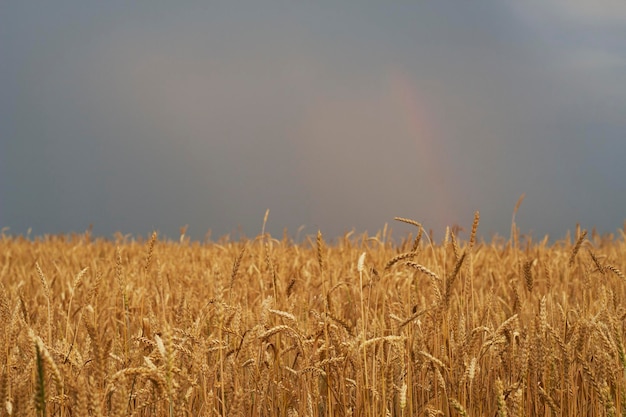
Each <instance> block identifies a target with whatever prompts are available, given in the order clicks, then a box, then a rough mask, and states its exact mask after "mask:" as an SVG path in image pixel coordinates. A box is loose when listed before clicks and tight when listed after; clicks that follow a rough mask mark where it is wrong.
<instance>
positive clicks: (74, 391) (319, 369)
mask: <svg viewBox="0 0 626 417" xmlns="http://www.w3.org/2000/svg"><path fill="white" fill-rule="evenodd" d="M397 220H399V221H400V222H403V223H409V224H410V226H407V227H412V228H414V229H413V232H412V233H411V234H408V235H407V236H405V237H404V238H403V239H401V240H399V241H397V240H396V241H394V240H393V239H391V237H390V232H389V231H388V230H385V231H383V232H380V233H378V234H377V235H375V236H368V235H361V236H356V237H355V236H350V235H346V236H344V238H342V239H339V240H338V241H336V242H332V243H330V242H325V240H324V238H323V235H322V234H321V233H318V235H317V238H310V239H308V240H305V241H304V242H301V243H294V242H293V241H291V240H289V239H287V238H283V239H275V238H273V237H272V236H270V235H269V234H265V233H262V234H261V235H259V236H258V237H256V238H254V239H247V240H241V241H238V242H233V241H229V240H227V239H223V240H221V241H218V242H213V243H206V244H200V243H194V242H191V241H190V240H188V239H187V238H185V236H184V235H182V236H181V239H180V240H179V241H166V240H160V239H158V237H157V235H156V233H155V234H153V235H152V236H151V238H149V239H147V240H142V239H132V240H131V239H128V238H123V237H119V238H118V239H117V240H116V241H111V240H101V239H92V238H91V237H90V235H89V234H88V233H86V234H84V235H73V236H48V237H45V238H41V239H37V240H34V241H30V240H26V239H23V238H20V237H9V236H5V235H3V236H2V238H1V239H0V253H1V255H0V256H1V257H2V258H1V259H2V260H1V270H0V280H1V283H0V318H1V320H2V322H3V326H2V327H1V329H0V360H1V376H0V401H1V405H2V406H1V407H0V416H9V415H10V416H32V415H38V416H129V415H133V416H290V417H291V416H311V417H313V416H371V417H374V416H385V415H387V416H437V415H442V416H457V415H460V416H494V415H499V416H507V415H509V416H531V415H541V416H544V415H545V416H581V415H585V416H615V415H623V414H625V413H626V391H625V390H626V384H625V379H624V378H625V369H626V353H625V350H624V335H625V328H624V318H625V317H626V303H625V302H624V300H626V290H625V288H626V286H625V282H624V274H623V272H622V271H624V268H625V267H626V265H625V263H624V256H623V254H624V253H626V245H625V243H624V234H623V233H622V232H620V233H621V235H620V236H612V235H607V236H599V235H597V234H595V233H589V234H588V233H587V232H586V231H585V230H581V229H580V228H577V230H576V231H575V236H571V237H570V238H569V239H565V240H563V241H558V242H555V243H549V242H548V240H547V239H545V240H543V241H539V242H533V241H531V240H530V238H528V237H524V236H520V234H519V231H518V230H517V227H516V226H515V222H513V226H512V236H511V238H510V239H508V240H505V239H495V240H493V241H492V242H490V243H486V242H481V241H479V240H478V239H477V238H476V229H477V227H478V222H479V216H478V214H477V213H476V216H475V217H474V223H473V225H472V228H471V232H470V236H469V239H467V241H464V240H461V239H460V238H459V236H458V234H459V229H458V228H449V229H448V230H447V233H446V235H445V239H444V240H443V242H442V243H440V244H436V243H433V242H432V241H431V240H430V238H429V234H428V233H427V232H426V231H425V230H424V229H423V228H422V226H421V225H420V224H419V223H418V222H416V221H413V220H410V219H404V218H397Z"/></svg>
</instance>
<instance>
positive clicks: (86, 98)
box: [0, 0, 626, 240]
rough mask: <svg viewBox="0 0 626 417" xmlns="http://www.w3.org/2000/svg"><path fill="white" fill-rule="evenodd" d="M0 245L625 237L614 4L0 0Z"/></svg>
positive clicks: (620, 55) (622, 45)
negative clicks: (79, 240)
mask: <svg viewBox="0 0 626 417" xmlns="http://www.w3.org/2000/svg"><path fill="white" fill-rule="evenodd" d="M0 56H2V59H0V227H2V228H4V232H5V233H7V234H13V235H17V234H23V235H26V234H28V235H29V236H40V235H45V234H61V233H63V234H65V233H82V232H84V231H85V230H87V229H88V228H89V227H90V225H92V227H93V232H92V233H93V234H95V235H98V236H103V237H113V235H114V233H115V232H121V233H123V234H130V235H133V236H146V235H149V234H150V233H151V232H152V231H153V230H157V231H158V232H159V233H160V234H161V235H162V236H167V237H171V238H177V237H178V236H179V234H180V228H181V227H183V226H186V225H187V226H188V229H187V235H188V236H190V237H191V238H193V239H198V240H202V239H206V238H207V234H208V231H209V230H210V231H211V234H210V236H211V238H212V239H215V238H218V237H220V236H223V235H226V234H230V236H231V237H233V238H238V237H240V236H242V235H245V236H248V237H253V236H256V235H258V234H259V233H260V232H261V228H262V225H263V217H264V215H265V212H266V210H267V209H269V210H270V214H269V218H268V222H267V226H266V230H267V231H269V232H270V233H272V234H273V235H274V236H277V237H280V236H282V234H283V230H284V229H287V230H288V233H289V235H290V236H292V237H298V236H303V235H308V234H315V233H317V230H318V229H319V230H321V231H322V233H323V235H324V236H326V237H328V238H329V239H330V238H333V237H338V236H341V235H343V234H344V233H347V232H350V231H355V232H356V233H361V232H364V231H368V232H369V233H370V234H374V233H376V232H377V231H378V230H380V229H382V228H383V227H384V226H385V224H386V223H388V224H389V225H390V227H392V229H393V230H394V235H396V236H402V235H404V234H406V233H407V232H408V231H410V228H409V227H408V226H406V225H402V224H397V223H395V224H394V221H393V218H394V217H395V216H401V217H409V218H412V219H415V220H417V221H419V222H421V223H422V224H423V225H424V227H425V228H426V229H432V230H433V232H434V234H435V236H443V234H444V233H445V228H446V226H448V225H450V226H451V225H460V226H462V227H463V228H464V229H465V230H466V232H465V236H467V230H468V229H470V228H471V223H472V219H473V213H474V211H476V210H478V211H480V214H481V223H480V227H479V231H480V232H481V234H482V236H483V237H485V238H487V239H489V238H490V237H492V236H493V235H500V236H503V237H508V236H509V232H510V228H511V217H512V214H513V208H514V206H515V203H516V202H517V200H518V198H519V197H520V195H522V194H524V195H525V199H524V202H523V203H522V206H521V207H520V209H519V211H518V213H517V217H516V221H517V225H518V226H519V227H520V229H521V232H522V233H527V234H530V235H532V236H533V237H535V238H542V237H543V236H544V235H546V234H547V235H549V236H550V237H551V238H553V239H559V238H561V237H563V236H565V235H566V233H567V231H568V230H573V229H574V228H575V227H576V224H577V223H580V224H581V226H582V227H584V228H588V229H591V228H593V227H595V228H597V230H598V231H599V232H601V233H610V232H616V231H617V230H618V229H620V228H622V227H623V224H624V220H625V219H626V181H624V179H625V178H626V164H624V157H625V156H626V117H625V115H626V2H624V1H622V0H596V1H594V2H589V1H584V0H525V1H523V2H522V1H520V2H502V1H495V0H491V1H490V0H485V1H480V2H450V1H436V2H434V1H428V2H414V1H411V2H409V1H399V2H393V3H392V2H386V3H384V4H383V3H381V2H375V1H361V0H359V1H356V0H346V1H343V2H332V1H316V2H293V1H243V0H242V1H236V2H235V1H224V2H217V1H180V2H169V1H160V0H151V1H141V0H138V1H133V2H127V1H120V0H111V1H106V2H103V1H102V2H95V1H82V0H81V1H78V0H74V1H70V0H61V1H55V2H49V1H19V2H18V1H13V2H9V1H6V2H2V3H0Z"/></svg>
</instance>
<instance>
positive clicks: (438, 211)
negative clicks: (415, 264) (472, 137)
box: [389, 71, 457, 235]
mask: <svg viewBox="0 0 626 417" xmlns="http://www.w3.org/2000/svg"><path fill="white" fill-rule="evenodd" d="M389 80H390V84H389V85H390V87H389V88H390V90H391V94H392V97H393V100H394V102H397V103H398V105H399V107H400V109H401V111H402V118H403V123H404V124H405V128H406V129H407V133H408V135H409V137H410V138H411V141H412V143H413V144H414V145H415V163H416V165H417V166H418V169H416V171H415V175H416V176H422V177H424V176H426V178H418V180H421V181H427V182H429V183H430V184H432V185H431V186H428V187H425V189H426V190H427V192H428V193H429V195H426V196H418V199H419V201H420V203H421V202H425V204H426V206H425V207H424V206H422V207H424V208H423V210H424V212H425V213H427V214H428V215H429V216H428V217H429V219H432V220H434V222H435V223H436V224H431V225H428V224H424V227H426V229H429V228H431V227H432V228H439V227H445V226H448V225H452V224H453V223H454V222H455V221H456V220H457V219H456V218H455V210H454V209H453V206H452V196H453V195H454V190H453V187H454V181H453V179H452V178H449V177H450V173H451V172H452V169H450V166H449V163H450V161H448V158H446V154H445V152H444V149H443V146H442V145H441V141H442V136H441V134H440V133H439V132H438V131H437V126H436V118H435V116H434V115H433V114H432V110H431V109H429V107H428V102H427V100H425V99H423V98H422V97H421V94H420V93H419V91H418V89H417V88H416V86H415V83H414V82H413V81H412V80H411V77H410V75H408V74H407V73H406V72H404V71H392V72H391V73H390V77H389ZM420 206H421V204H420ZM420 210H421V208H420V207H416V208H415V211H416V214H413V216H414V217H415V218H416V220H419V216H420ZM420 221H422V220H420ZM435 232H437V234H438V235H439V233H443V232H442V231H439V230H435Z"/></svg>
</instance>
